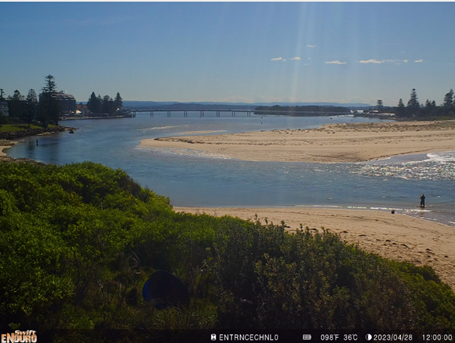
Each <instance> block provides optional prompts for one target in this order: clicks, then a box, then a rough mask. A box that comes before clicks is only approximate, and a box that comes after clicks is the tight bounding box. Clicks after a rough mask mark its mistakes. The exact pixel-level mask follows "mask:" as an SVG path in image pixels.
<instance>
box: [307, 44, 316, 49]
mask: <svg viewBox="0 0 455 343" xmlns="http://www.w3.org/2000/svg"><path fill="white" fill-rule="evenodd" d="M307 47H309V48H315V47H316V45H307Z"/></svg>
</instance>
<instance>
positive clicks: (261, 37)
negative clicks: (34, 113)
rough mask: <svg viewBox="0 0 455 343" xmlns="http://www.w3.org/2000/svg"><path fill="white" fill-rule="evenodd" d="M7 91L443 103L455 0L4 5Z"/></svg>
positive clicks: (454, 57)
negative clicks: (50, 86)
mask: <svg viewBox="0 0 455 343" xmlns="http://www.w3.org/2000/svg"><path fill="white" fill-rule="evenodd" d="M0 13H1V18H2V19H1V20H0V32H1V34H0V88H3V89H4V91H5V93H6V94H7V95H12V94H13V92H14V90H16V89H18V90H19V91H20V92H21V93H22V94H24V95H26V94H27V92H28V90H29V89H30V88H33V89H35V90H36V91H37V92H38V91H39V90H40V89H41V88H42V87H43V86H44V77H45V76H46V75H49V74H51V75H53V76H54V77H55V80H56V83H57V87H58V88H59V89H62V90H65V91H67V92H68V93H69V94H72V95H74V96H75V97H76V99H77V101H87V99H88V98H89V96H90V94H91V93H92V92H93V91H94V92H95V93H96V94H101V96H104V95H106V94H107V95H110V96H111V97H115V94H116V93H117V92H120V94H121V95H122V97H123V99H124V100H153V101H181V102H190V101H191V102H196V101H221V102H228V101H229V102H264V101H265V102H281V101H286V102H288V101H296V102H315V101H322V102H341V103H348V102H363V103H370V104H376V101H377V99H382V100H383V101H384V104H385V105H396V104H397V103H398V100H399V99H400V98H402V99H403V101H404V102H405V103H406V102H407V101H408V100H409V97H410V96H409V95H410V92H411V89H412V88H416V90H417V95H418V97H419V100H420V101H421V102H425V100H426V99H430V100H435V101H436V103H437V104H440V103H441V102H442V100H443V98H444V95H445V93H447V92H448V91H449V90H450V89H451V88H455V21H454V18H455V3H451V2H445V3H421V2H419V3H409V2H407V3H394V2H386V3H358V2H348V3H344V2H334V3H327V2H312V3H306V2H303V3H299V2H291V3H282V2H264V3H258V2H250V3H242V2H226V3H220V2H214V3H204V2H198V3H187V2H179V3H169V2H165V3H153V2H152V3H144V2H139V3H118V2H115V3H81V2H75V3H52V2H51V3H21V2H19V3H17V2H13V3H8V2H0Z"/></svg>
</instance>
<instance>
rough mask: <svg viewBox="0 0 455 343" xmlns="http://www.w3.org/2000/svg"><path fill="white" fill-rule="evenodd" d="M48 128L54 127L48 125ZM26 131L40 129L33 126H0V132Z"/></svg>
mask: <svg viewBox="0 0 455 343" xmlns="http://www.w3.org/2000/svg"><path fill="white" fill-rule="evenodd" d="M48 127H55V125H48ZM28 129H42V127H41V126H38V125H34V124H31V125H30V127H28V125H27V124H20V125H2V126H0V132H13V131H24V130H28Z"/></svg>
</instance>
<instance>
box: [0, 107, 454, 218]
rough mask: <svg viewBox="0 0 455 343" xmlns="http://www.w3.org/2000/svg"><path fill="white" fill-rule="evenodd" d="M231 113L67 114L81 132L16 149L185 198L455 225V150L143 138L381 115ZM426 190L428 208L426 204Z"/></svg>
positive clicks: (29, 141) (183, 202) (179, 201)
mask: <svg viewBox="0 0 455 343" xmlns="http://www.w3.org/2000/svg"><path fill="white" fill-rule="evenodd" d="M224 115H225V116H223V115H222V116H221V117H215V114H213V116H210V115H209V114H207V113H206V115H205V117H203V118H200V117H199V112H189V115H188V117H184V116H183V112H182V113H175V112H174V113H173V114H172V117H167V116H166V114H165V113H161V114H160V113H155V116H154V117H150V115H149V114H148V113H142V114H141V113H138V114H137V116H136V117H135V118H124V119H112V120H73V121H62V122H61V124H62V125H65V126H72V127H76V128H78V129H77V130H76V131H75V133H74V134H69V133H68V132H63V133H60V134H56V135H51V136H40V137H27V138H24V139H23V140H21V144H18V145H16V146H15V147H12V148H11V149H9V150H8V151H7V153H8V155H9V156H11V157H15V158H19V157H21V158H30V159H34V160H37V161H40V162H43V163H52V164H58V165H63V164H67V163H74V162H83V161H93V162H96V163H102V164H104V165H106V166H109V167H112V168H120V169H122V170H124V171H125V172H127V173H128V174H129V175H130V176H131V177H132V178H133V179H134V180H135V181H136V182H138V183H139V184H140V185H141V186H143V187H148V188H150V189H152V190H153V191H154V192H156V193H158V194H161V195H165V196H167V197H169V198H170V201H171V204H172V205H175V206H208V207H234V206H235V207H256V206H260V207H266V206H267V207H283V206H297V207H298V206H309V207H335V208H358V209H376V210H383V211H391V210H392V209H395V210H396V211H397V212H399V213H400V212H401V213H406V214H408V215H411V216H415V217H420V218H423V219H427V220H433V221H438V222H442V223H445V224H448V225H452V226H455V193H454V191H455V182H454V181H455V152H446V153H440V154H423V155H412V156H401V157H392V158H390V159H386V160H380V161H372V162H362V163H331V164H323V163H303V162H301V163H296V162H250V161H241V160H236V159H232V158H227V157H226V156H222V155H213V154H209V153H202V152H195V151H191V150H186V149H181V150H180V149H155V148H143V147H139V142H140V140H142V139H146V138H157V137H166V136H175V135H181V134H185V135H187V132H188V131H222V132H224V133H237V132H246V131H261V130H265V131H267V130H273V129H308V128H317V127H320V126H321V125H323V124H328V123H330V124H333V123H345V122H347V123H350V122H375V121H380V120H378V119H369V118H362V117H351V116H339V117H337V116H334V117H287V116H263V117H261V116H251V117H248V116H246V115H245V114H243V115H242V114H237V116H236V117H231V116H230V113H228V114H224ZM228 115H229V116H228ZM219 133H220V132H216V133H214V134H219ZM209 134H210V133H209ZM37 139H38V143H39V144H38V145H36V140H37ZM422 193H424V194H425V196H426V203H427V207H426V209H425V210H421V209H420V208H419V198H420V195H421V194H422Z"/></svg>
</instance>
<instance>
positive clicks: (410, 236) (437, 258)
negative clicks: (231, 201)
mask: <svg viewBox="0 0 455 343" xmlns="http://www.w3.org/2000/svg"><path fill="white" fill-rule="evenodd" d="M174 210H175V211H176V212H185V213H193V214H202V213H206V214H209V215H213V216H217V217H220V216H224V215H231V216H235V217H239V218H242V219H246V220H248V219H250V220H253V221H254V220H256V218H257V219H258V220H260V221H261V223H263V224H265V223H266V222H268V223H271V222H273V223H274V224H280V223H281V221H282V220H284V221H285V223H286V225H287V227H288V230H289V231H293V230H296V229H298V228H300V224H302V226H303V228H305V227H307V226H308V227H309V228H310V229H317V230H321V227H324V228H326V229H329V230H330V231H332V232H335V233H338V234H340V236H341V238H342V239H343V240H345V241H347V242H349V243H354V244H358V245H359V246H360V247H361V248H363V249H365V250H366V251H369V252H372V253H375V254H378V255H380V256H383V257H386V258H389V259H392V260H397V261H407V262H411V263H414V264H416V265H417V266H422V265H429V266H431V267H433V268H434V270H435V271H436V272H437V273H438V275H439V277H440V278H441V280H442V281H443V282H445V283H447V284H448V285H449V286H450V287H451V288H452V289H453V290H454V291H455V275H454V273H453V270H454V269H455V229H454V228H453V227H451V226H448V225H443V224H440V223H436V222H431V221H427V220H423V219H418V218H413V217H409V216H407V215H404V214H402V213H399V212H398V211H397V212H396V213H395V214H392V213H391V212H386V211H373V210H351V209H349V210H346V209H331V208H309V207H308V208H307V207H273V208H262V207H258V208H207V207H205V208H202V207H174Z"/></svg>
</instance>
